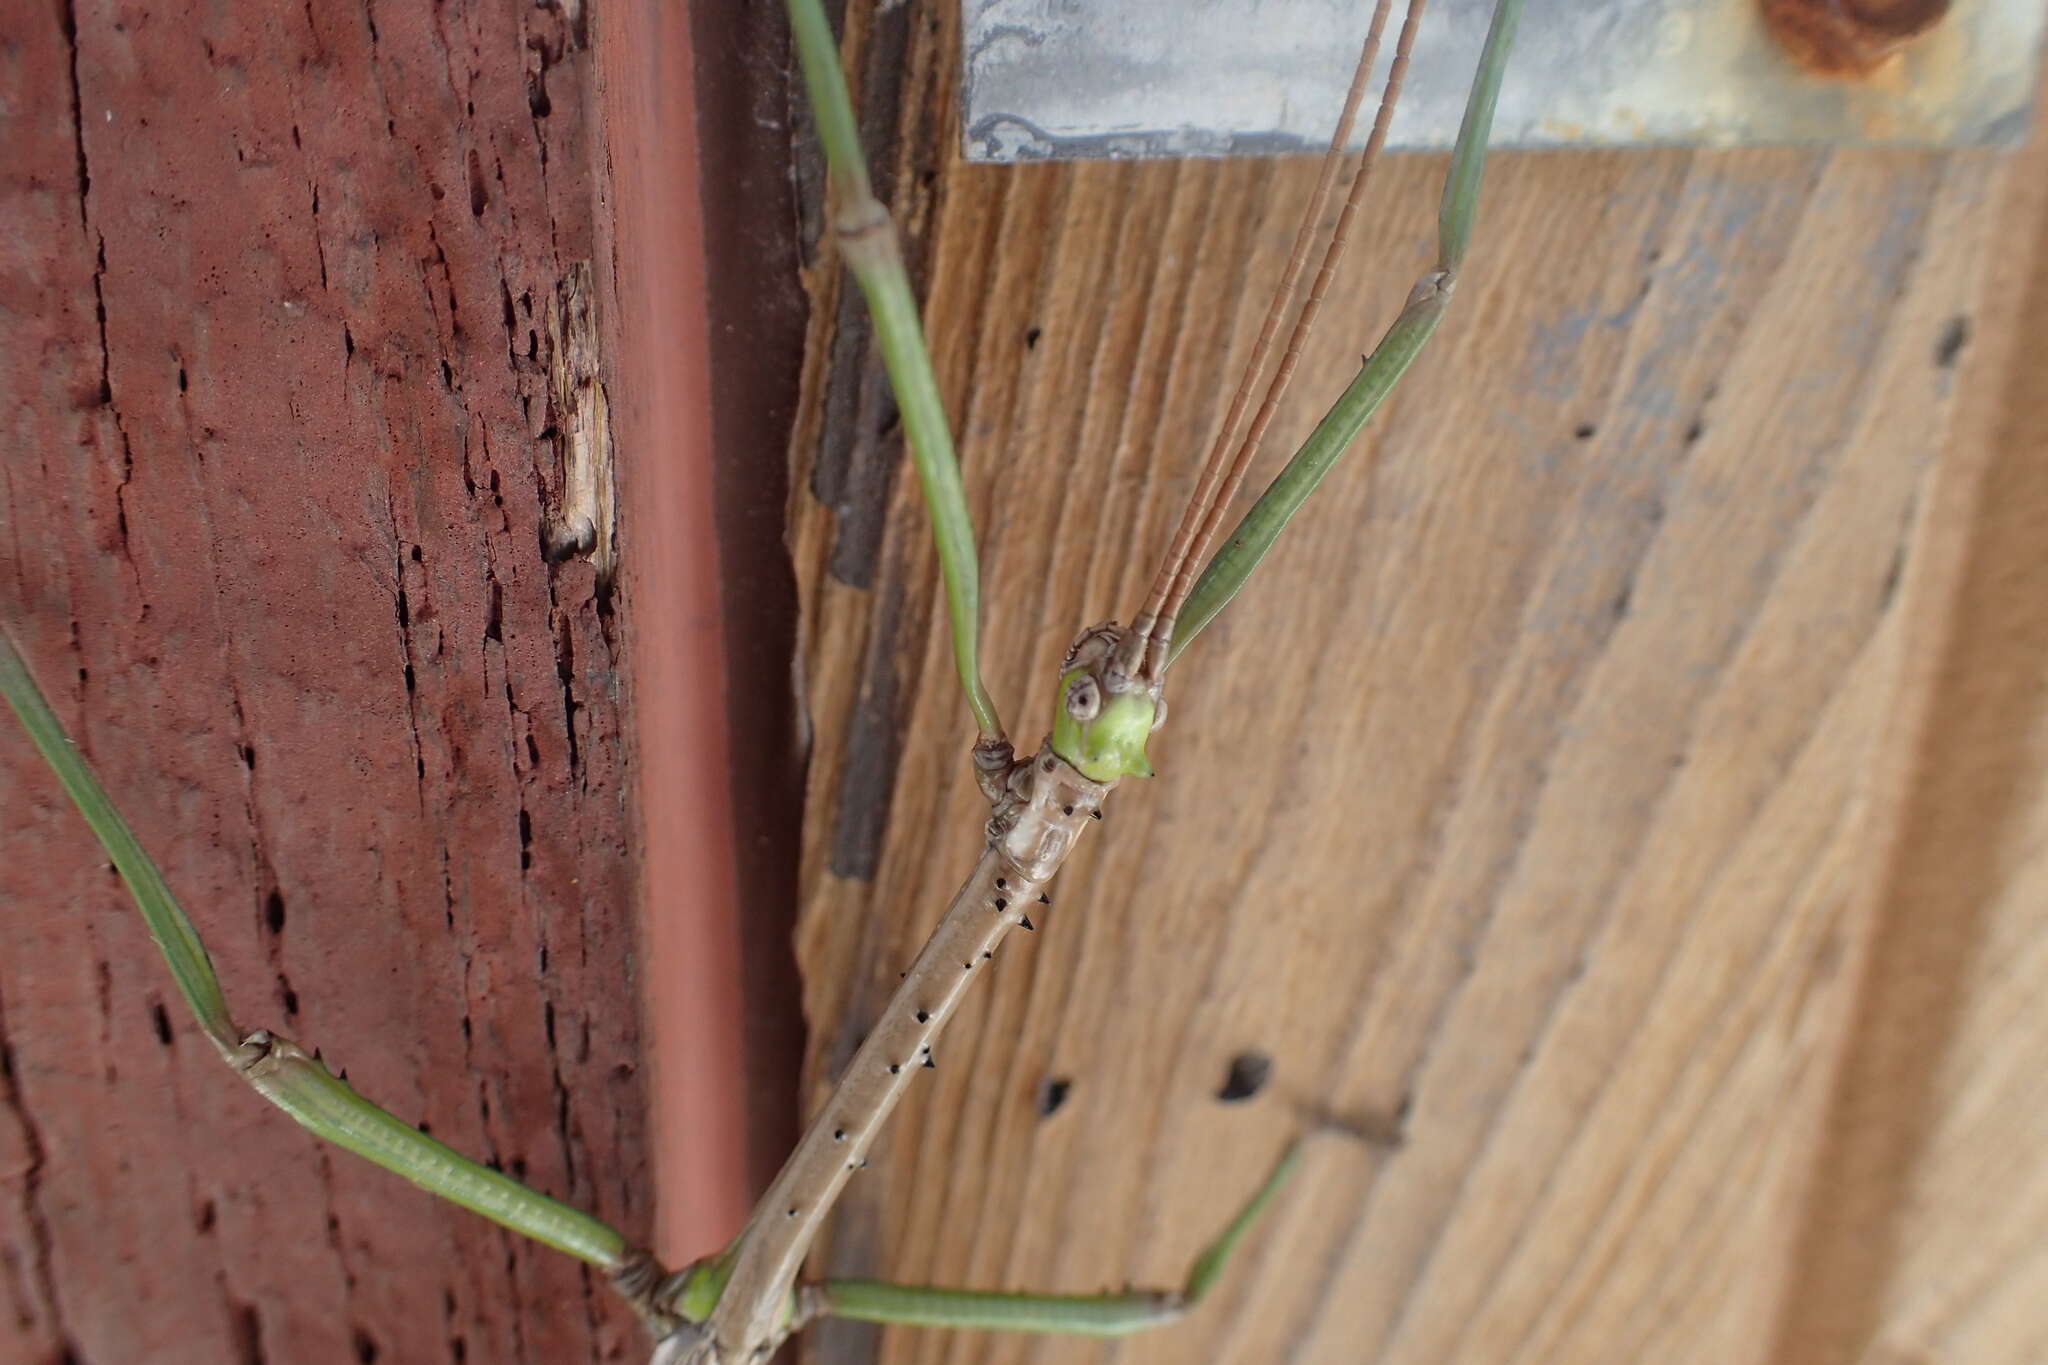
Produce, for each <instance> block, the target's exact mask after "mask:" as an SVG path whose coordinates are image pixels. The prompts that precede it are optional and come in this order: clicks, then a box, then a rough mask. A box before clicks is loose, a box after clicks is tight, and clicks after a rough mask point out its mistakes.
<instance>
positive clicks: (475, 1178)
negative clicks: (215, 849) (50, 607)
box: [0, 634, 658, 1279]
mask: <svg viewBox="0 0 2048 1365" xmlns="http://www.w3.org/2000/svg"><path fill="white" fill-rule="evenodd" d="M0 696H5V697H6V699H7V703H8V705H9V706H11V707H12V708H13V709H14V713H15V714H16V715H17V716H19V717H20V718H21V723H22V726H23V728H24V729H26V730H27V731H28V736H29V739H30V740H31V741H32V742H33V743H34V744H35V746H36V748H37V749H38V750H39V751H40V752H41V753H42V756H43V758H44V760H45V761H46V762H48V764H49V765H50V769H51V771H52V772H54V773H55V774H56V775H57V780H58V781H59V782H60V783H61V784H63V787H64V790H65V791H66V792H68V793H69V794H70V796H71V799H72V801H73V802H75V803H76V804H77V806H78V811H79V814H81V815H83V816H84V817H85V822H86V823H87V824H88V825H90V826H91V827H92V832H93V834H94V835H95V836H96V837H97V838H98V839H99V841H100V846H101V847H103V848H104V849H106V851H107V854H108V856H109V857H111V858H112V859H113V861H114V866H115V868H116V869H117V870H119V872H120V874H121V880H122V881H124V882H126V883H127V885H128V891H129V894H130V895H132V896H133V897H134V898H135V904H136V907H137V908H138V909H140V910H141V911H142V919H143V922H144V923H145V924H147V925H148V926H149V934H150V937H151V938H153V939H155V940H156V945H157V947H158V948H159V949H160V950H162V952H163V956H164V962H165V964H166V965H168V966H169V967H170V969H171V977H172V979H173V980H174V981H176V982H177V985H178V992H179V994H181V995H183V996H184V997H185V1003H186V1004H187V1005H188V1006H190V1007H191V1010H192V1017H193V1018H194V1019H195V1020H197V1021H198V1023H199V1027H200V1029H201V1030H202V1031H204V1033H205V1034H206V1036H207V1039H208V1041H210V1042H211V1043H212V1044H213V1046H214V1049H215V1051H217V1052H219V1053H220V1055H221V1058H222V1060H224V1061H225V1062H227V1064H228V1065H229V1066H230V1067H232V1068H234V1070H235V1072H236V1074H238V1075H239V1076H241V1078H242V1079H243V1080H245V1081H247V1082H248V1083H249V1084H250V1085H251V1086H253V1087H254V1088H255V1089H256V1090H257V1092H258V1093H260V1094H261V1095H263V1097H264V1098H265V1099H268V1100H269V1101H270V1102H271V1103H272V1104H275V1105H276V1106H277V1107H278V1108H280V1109H282V1110H284V1111H285V1113H287V1114H289V1115H291V1116H292V1117H293V1118H294V1119H296V1120H297V1121H298V1122H299V1123H300V1125H301V1126H303V1127H304V1128H306V1129H307V1130H308V1131H309V1132H311V1133H312V1134H313V1135H314V1136H316V1137H321V1138H325V1139H326V1140H327V1141H329V1142H332V1143H335V1144H337V1145H339V1146H342V1147H345V1148H347V1149H348V1150H349V1151H351V1152H354V1153H355V1154H356V1155H358V1156H360V1157H363V1158H365V1159H366V1160H369V1161H373V1162H375V1163H376V1164H377V1165H379V1166H382V1167H383V1168H384V1169H385V1170H387V1171H390V1172H392V1173H393V1174H394V1175H399V1176H403V1177H404V1178H405V1179H407V1180H409V1181H411V1182H412V1183H413V1184H415V1185H418V1186H419V1187H420V1188H421V1189H424V1190H426V1191H427V1192H428V1193H430V1194H435V1195H439V1196H440V1197H441V1198H443V1199H447V1200H451V1201H453V1202H454V1203H457V1204H460V1205H462V1206H463V1207H464V1208H466V1209H470V1210H472V1211H473V1212H476V1213H480V1214H482V1215H483V1216H484V1217H486V1218H488V1219H490V1220H491V1221H492V1222H494V1223H497V1224H499V1225H500V1226H502V1227H507V1228H510V1229H511V1230H512V1231H514V1232H517V1233H521V1234H523V1235H525V1236H527V1237H531V1238H533V1239H534V1240H535V1241H537V1242H541V1243H543V1244H545V1245H547V1246H551V1247H553V1248H554V1249H555V1250H557V1251H563V1252H567V1253H568V1254H569V1255H571V1256H575V1257H577V1258H578V1259H580V1260H584V1261H588V1262H590V1263H591V1264H592V1265H595V1266H599V1267H601V1268H603V1269H605V1270H607V1271H609V1272H611V1273H612V1274H613V1276H614V1278H615V1279H617V1278H619V1277H620V1276H622V1275H631V1276H632V1277H633V1278H635V1279H644V1278H646V1274H645V1258H644V1254H642V1253H639V1252H636V1251H635V1250H634V1249H633V1248H631V1247H629V1246H628V1245H627V1243H626V1240H625V1238H623V1237H621V1236H620V1235H619V1234H618V1233H616V1232H614V1231H613V1230H612V1229H611V1228H609V1227H606V1226H605V1225H604V1224H603V1223H600V1222H599V1221H598V1220H597V1219H595V1218H592V1217H591V1216H590V1215H589V1214H587V1213H583V1212H580V1211H579V1210H576V1209H572V1208H570V1207H569V1206H568V1205H566V1204H562V1203H558V1202H556V1201H555V1200H553V1199H550V1198H548V1197H547V1196H546V1195H544V1194H539V1193H536V1192H535V1191H533V1190H530V1189H528V1188H526V1186H524V1185H522V1184H520V1183H519V1182H518V1181H516V1180H513V1179H511V1178H510V1177H508V1176H505V1175H501V1174H499V1173H498V1172H496V1171H494V1170H491V1169H490V1168H489V1167H487V1166H482V1165H479V1164H478V1163H476V1162H474V1161H471V1160H470V1159H469V1158H467V1157H465V1156H461V1155H459V1154H458V1153H456V1152H454V1151H452V1150H450V1149H449V1148H447V1147H445V1146H443V1145H442V1144H441V1143H439V1142H436V1141H435V1140H434V1139H432V1138H430V1137H428V1136H427V1135H426V1134H424V1133H422V1132H420V1131H419V1130H418V1129H416V1128H414V1127H412V1126H411V1125H410V1124H407V1123H404V1122H402V1121H401V1120H399V1119H397V1118H394V1117H393V1116H392V1115H390V1114H388V1113H386V1112H385V1111H384V1110H382V1109H379V1108H378V1107H377V1106H376V1105H374V1104H371V1103H370V1102H369V1101H368V1100H366V1099H364V1098H363V1097H362V1096H360V1095H358V1094H356V1092H355V1091H354V1090H351V1089H350V1088H349V1086H348V1083H347V1082H345V1081H342V1080H340V1079H338V1078H336V1077H335V1076H333V1075H331V1074H330V1073H329V1072H328V1070H327V1068H326V1067H325V1066H324V1065H322V1064H321V1062H320V1060H319V1059H318V1058H317V1057H314V1056H312V1055H310V1054H309V1053H307V1052H306V1051H305V1050H304V1049H302V1048H301V1047H299V1045H298V1044H297V1043H294V1042H292V1041H291V1040H290V1039H288V1038H280V1037H278V1036H276V1035H275V1034H272V1033H270V1032H268V1031H267V1030H259V1031H257V1032H255V1033H251V1034H249V1035H248V1036H246V1037H244V1036H243V1035H242V1034H241V1033H240V1031H239V1030H237V1029H236V1027H235V1024H234V1021H233V1019H232V1018H231V1017H230V1016H229V1014H228V1007H227V1002H226V1000H225V999H224V998H223V997H222V995H221V989H220V982H219V980H218V979H217V978H216V977H215V976H214V974H213V964H212V962H211V961H210V960H209V959H208V958H207V956H206V948H205V945H204V944H202V943H201V942H200V941H199V934H198V932H197V931H196V930H195V929H193V927H192V921H191V920H190V919H189V918H187V917H186V915H185V912H184V910H183V909H182V908H181V907H180V906H179V904H178V902H177V898H176V897H174V896H173V895H172V894H171V890H170V887H169V886H167V885H166V884H165V882H164V878H163V874H162V873H161V872H159V871H158V870H157V866H156V864H155V863H154V862H152V861H151V860H150V857H149V855H148V854H147V853H145V852H143V850H142V846H141V844H139V843H137V842H136V839H135V835H134V834H133V833H132V832H131V831H130V830H129V828H128V823H127V822H126V821H125V820H123V819H122V818H121V813H120V812H119V811H117V810H115V809H114V803H113V802H112V801H110V800H109V799H108V798H107V793H106V790H105V789H104V788H102V787H101V786H100V784H99V780H98V779H97V778H95V777H94V776H93V775H92V771H91V769H89V768H88V767H86V764H85V760H83V759H82V758H80V757H79V755H78V750H77V748H76V747H75V746H74V745H73V744H72V743H71V740H70V738H69V737H68V736H66V735H65V733H64V728H63V726H62V724H60V723H59V721H58V720H57V717H56V714H55V713H54V712H53V711H51V710H50V706H49V703H48V702H47V701H45V700H44V699H43V694H42V692H41V691H40V690H39V689H38V688H37V687H36V684H35V680H34V679H33V678H31V677H30V676H29V672H28V668H27V666H26V665H25V664H24V663H23V662H22V659H21V655H20V654H19V653H17V652H16V651H15V648H14V643H13V642H12V641H11V640H9V639H8V638H7V637H6V635H4V634H0ZM656 1278H658V1275H657V1276H656Z"/></svg>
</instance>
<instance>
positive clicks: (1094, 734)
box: [1052, 621, 1166, 782]
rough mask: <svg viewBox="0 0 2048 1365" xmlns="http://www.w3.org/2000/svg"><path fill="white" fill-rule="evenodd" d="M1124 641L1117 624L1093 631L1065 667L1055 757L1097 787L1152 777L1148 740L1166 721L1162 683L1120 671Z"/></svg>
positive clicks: (1062, 668) (1077, 644)
mask: <svg viewBox="0 0 2048 1365" xmlns="http://www.w3.org/2000/svg"><path fill="white" fill-rule="evenodd" d="M1122 638H1123V631H1122V629H1120V628H1119V627H1118V626H1117V624H1116V623H1115V622H1114V621H1109V622H1104V623H1103V624H1102V625H1099V626H1091V627H1089V628H1088V629H1087V630H1084V631H1082V632H1081V635H1080V638H1078V639H1077V640H1075V641H1074V643H1073V646H1072V648H1070V649H1068V650H1067V657H1066V659H1065V660H1064V661H1063V662H1062V663H1061V664H1060V689H1059V696H1058V697H1057V698H1056V699H1055V700H1054V702H1053V714H1052V748H1053V752H1054V753H1056V754H1058V755H1059V756H1060V757H1061V758H1063V759H1065V760H1066V761H1067V762H1068V763H1071V764H1073V765H1074V767H1075V768H1076V769H1077V770H1079V771H1080V773H1081V774H1082V775H1083V776H1084V777H1087V778H1089V779H1090V780H1092V781H1095V782H1114V781H1116V780H1117V779H1118V778H1120V777H1150V776H1152V765H1151V764H1150V763H1149V762H1147V761H1146V758H1145V740H1146V739H1147V738H1148V737H1149V736H1150V735H1151V733H1152V732H1153V731H1154V730H1156V729H1158V728H1159V723H1160V722H1161V721H1163V720H1165V719H1166V701H1165V699H1164V698H1163V697H1161V696H1160V694H1159V693H1160V685H1159V682H1158V680H1157V679H1148V678H1143V677H1133V676H1131V675H1130V674H1128V673H1126V672H1125V671H1124V670H1122V669H1120V668H1117V667H1116V666H1115V654H1116V646H1117V642H1118V641H1119V640H1121V639H1122Z"/></svg>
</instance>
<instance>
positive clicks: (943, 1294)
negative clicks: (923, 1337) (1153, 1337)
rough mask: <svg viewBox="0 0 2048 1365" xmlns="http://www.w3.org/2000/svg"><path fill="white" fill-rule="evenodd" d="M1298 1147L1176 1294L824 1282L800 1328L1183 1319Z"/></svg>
mask: <svg viewBox="0 0 2048 1365" xmlns="http://www.w3.org/2000/svg"><path fill="white" fill-rule="evenodd" d="M1299 1157H1300V1144H1299V1143H1298V1142H1297V1143H1292V1144H1290V1145H1289V1146H1288V1148H1287V1150H1286V1151H1285V1152H1283V1153H1281V1155H1280V1159H1279V1160H1278V1161H1277V1162H1275V1163H1274V1165H1273V1169H1272V1171H1271V1172H1270V1173H1269V1174H1268V1175H1267V1176H1266V1179H1265V1181H1264V1183H1262V1184H1261V1185H1260V1186H1259V1188H1258V1189H1257V1190H1256V1191H1254V1192H1253V1194H1252V1197H1251V1198H1250V1199H1249V1200H1247V1201H1246V1202H1245V1205H1244V1207H1243V1208H1241V1209H1239V1210H1238V1212H1237V1216H1236V1217H1234V1218H1232V1219H1231V1220H1230V1223H1229V1225H1228V1226H1227V1227H1225V1228H1224V1229H1223V1231H1222V1232H1221V1233H1220V1234H1219V1235H1218V1236H1217V1238H1216V1240H1215V1241H1213V1242H1211V1243H1210V1244H1209V1245H1208V1247H1206V1248H1205V1249H1204V1250H1203V1251H1202V1254H1201V1255H1199V1256H1197V1257H1195V1261H1194V1264H1193V1265H1191V1266H1189V1267H1188V1276H1187V1280H1186V1281H1185V1282H1184V1283H1183V1284H1182V1285H1181V1287H1180V1288H1179V1289H1177V1290H1174V1289H1130V1290H1125V1291H1124V1292H1123V1293H1121V1294H995V1293H979V1292H976V1291H974V1290H966V1289H932V1288H926V1287H915V1286H910V1285H900V1284H883V1283H880V1282H878V1281H875V1280H826V1281H825V1282H824V1283H822V1284H813V1285H805V1286H803V1287H802V1288H800V1289H798V1290H797V1308H796V1317H797V1321H798V1322H799V1323H802V1322H805V1321H808V1320H810V1319H812V1318H817V1317H838V1318H857V1319H859V1320H860V1321H862V1322H889V1323H903V1324H908V1325H911V1326H916V1327H967V1328H977V1329H980V1330H982V1331H988V1332H1061V1333H1068V1334H1075V1335H1083V1336H1122V1335H1124V1334H1125V1333H1128V1332H1142V1331H1144V1330H1145V1329H1146V1328H1149V1327H1163V1326H1165V1325H1166V1324H1167V1323H1170V1322H1175V1321H1178V1320H1179V1319H1180V1318H1182V1317H1184V1316H1186V1315H1187V1313H1188V1312H1189V1311H1190V1310H1192V1309H1193V1308H1194V1307H1195V1305H1197V1304H1199V1303H1200V1302H1201V1301H1202V1299H1203V1298H1204V1297H1205V1296H1206V1295H1207V1294H1208V1292H1209V1290H1210V1288H1211V1287H1212V1286H1214V1285H1215V1283H1216V1281H1217V1280H1218V1279H1219V1278H1221V1277H1222V1274H1223V1268H1224V1266H1225V1264H1226V1263H1227V1262H1228V1261H1229V1259H1230V1254H1231V1252H1233V1251H1234V1250H1236V1248H1237V1244H1238V1243H1239V1242H1241V1241H1243V1240H1244V1236H1245V1234H1246V1233H1247V1232H1249V1231H1250V1230H1251V1227H1252V1225H1253V1224H1254V1223H1256V1222H1257V1221H1258V1220H1259V1217H1260V1215H1261V1214H1263V1213H1264V1212H1265V1211H1266V1210H1267V1208H1269V1207H1270V1206H1271V1205H1272V1203H1273V1200H1274V1199H1275V1198H1276V1197H1278V1195H1279V1193H1280V1190H1281V1188H1282V1187H1283V1186H1284V1185H1286V1183H1287V1178H1288V1177H1289V1176H1291V1175H1292V1174H1293V1173H1294V1168H1295V1166H1296V1164H1297V1162H1298V1160H1299Z"/></svg>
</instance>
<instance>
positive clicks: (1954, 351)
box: [1934, 313, 1970, 370]
mask: <svg viewBox="0 0 2048 1365" xmlns="http://www.w3.org/2000/svg"><path fill="white" fill-rule="evenodd" d="M1969 344H1970V320H1969V318H1967V317H1965V316H1964V315H1962V314H1961V313H1958V314H1956V316H1954V317H1952V318H1950V319H1949V320H1948V326H1946V327H1944V328H1942V329H1941V340H1939V341H1937V342H1935V343H1934V363H1935V364H1936V365H1937V366H1939V367H1940V368H1942V369H1944V370H1945V369H1948V368H1949V367H1950V366H1952V365H1954V364H1955V363H1956V357H1957V356H1959V355H1961V354H1962V353H1963V347H1965V346H1967V345H1969Z"/></svg>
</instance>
